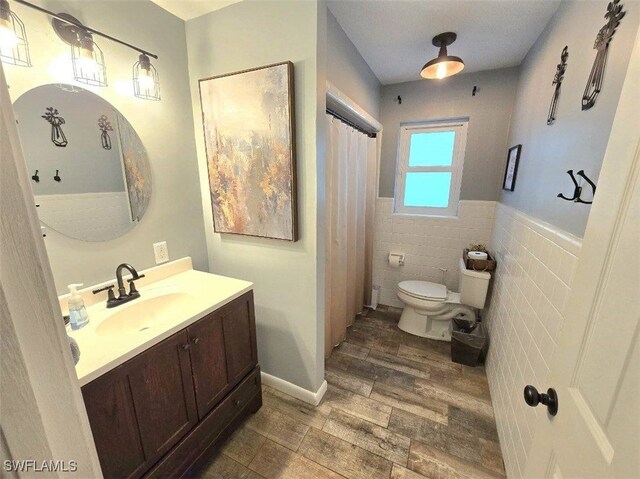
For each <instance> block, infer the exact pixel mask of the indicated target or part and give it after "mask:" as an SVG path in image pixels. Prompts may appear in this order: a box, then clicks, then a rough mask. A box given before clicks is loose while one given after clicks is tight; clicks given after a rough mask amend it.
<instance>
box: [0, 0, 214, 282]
mask: <svg viewBox="0 0 640 479" xmlns="http://www.w3.org/2000/svg"><path fill="white" fill-rule="evenodd" d="M37 3H38V4H40V5H43V6H44V5H46V8H48V9H51V10H53V11H56V12H67V13H70V14H71V15H73V16H75V17H76V18H78V19H79V20H80V21H82V22H84V23H86V24H88V25H91V26H92V27H94V28H96V29H98V30H103V31H105V32H108V33H110V34H111V35H113V36H115V37H118V38H122V39H124V40H127V41H129V42H131V43H133V44H135V45H138V46H140V47H141V48H146V49H148V50H150V51H152V52H154V53H156V54H158V55H159V57H160V58H159V60H158V61H154V64H155V66H156V67H157V69H158V72H159V74H160V82H161V89H162V101H159V102H153V101H145V100H140V99H137V98H134V97H133V87H132V84H131V67H132V65H133V63H134V62H135V61H136V59H137V53H136V52H134V51H133V50H130V49H128V48H126V47H123V46H122V45H118V44H116V43H113V42H110V41H108V40H103V39H96V41H97V42H98V43H99V45H100V47H101V48H102V50H103V51H104V56H105V61H106V62H107V76H108V80H109V86H108V87H106V88H93V89H92V91H94V92H95V93H96V94H98V95H100V96H101V97H102V98H104V99H105V100H107V101H108V102H109V103H111V104H112V105H113V106H114V107H115V108H117V109H118V110H119V111H120V112H121V113H122V114H123V115H124V116H125V117H126V118H127V119H128V120H129V122H130V123H131V125H132V126H133V127H134V128H135V130H136V131H137V133H138V135H139V136H140V138H141V140H142V143H143V144H144V146H145V148H146V150H147V153H148V155H149V161H150V163H151V169H152V175H153V196H152V198H151V202H150V204H149V208H148V210H147V212H146V214H145V216H144V218H143V220H142V221H141V222H140V224H139V225H137V226H136V227H135V228H133V229H132V230H131V231H130V232H128V233H127V234H125V235H124V236H122V237H120V238H117V239H115V240H113V241H107V242H101V243H87V242H82V241H79V240H74V239H70V238H67V237H65V236H63V235H60V234H58V233H56V232H55V231H48V235H47V238H46V240H45V243H46V246H47V252H48V255H49V259H50V261H51V267H52V270H53V274H54V277H55V281H56V289H57V291H58V292H59V293H64V292H66V291H67V288H66V285H67V284H69V283H78V282H83V283H85V284H87V285H90V284H95V283H98V282H102V281H107V280H109V279H111V278H113V277H114V276H115V268H116V266H117V265H118V264H119V263H122V262H123V261H126V262H130V263H132V264H133V265H134V266H135V267H136V268H139V269H143V268H147V267H150V266H153V265H154V264H155V261H154V257H153V247H152V244H153V243H154V242H157V241H163V240H166V241H167V244H168V248H169V254H170V256H171V258H172V259H175V258H179V257H184V256H191V257H192V258H193V262H194V266H195V267H196V268H198V269H202V270H206V269H207V258H206V244H205V236H204V227H203V224H202V202H201V199H200V191H199V188H198V186H197V185H198V181H199V180H198V171H197V161H196V150H195V140H194V131H193V121H192V109H191V101H190V98H191V97H190V92H189V78H188V67H187V48H186V40H185V24H184V22H183V21H182V20H180V19H178V18H176V17H174V16H173V15H171V14H170V13H168V12H166V11H165V10H163V9H162V8H160V7H158V6H157V5H155V4H153V3H151V2H148V1H144V2H125V1H92V2H86V1H65V2H53V1H47V2H43V1H38V2H37ZM11 8H12V9H15V12H16V13H17V14H18V15H19V16H20V18H22V20H23V21H24V23H25V24H26V25H27V28H28V35H29V43H30V48H31V59H32V63H33V67H32V68H21V67H15V66H6V68H5V72H6V76H7V80H8V83H9V85H10V90H9V91H10V94H11V98H12V101H15V100H16V99H17V98H18V97H19V96H20V95H21V94H22V93H24V92H25V91H27V90H29V89H31V88H33V87H35V86H38V85H42V84H46V83H57V82H62V83H73V80H72V69H71V62H70V60H69V46H68V45H66V44H64V43H63V42H62V41H60V40H59V39H58V37H57V36H56V34H55V33H54V32H53V30H52V29H51V23H50V19H49V18H48V17H47V16H46V15H43V14H41V13H38V12H36V11H34V10H32V9H30V8H27V7H24V6H22V5H19V4H17V3H12V4H11ZM140 19H144V21H141V20H140ZM22 140H23V141H27V140H25V139H24V138H23V139H22Z"/></svg>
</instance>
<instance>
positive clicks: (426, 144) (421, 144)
mask: <svg viewBox="0 0 640 479" xmlns="http://www.w3.org/2000/svg"><path fill="white" fill-rule="evenodd" d="M455 139H456V132H455V131H433V132H426V133H413V134H412V135H411V142H410V146H409V166H410V167H416V166H451V162H452V160H453V146H454V143H455Z"/></svg>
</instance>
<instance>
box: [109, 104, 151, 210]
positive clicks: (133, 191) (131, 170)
mask: <svg viewBox="0 0 640 479" xmlns="http://www.w3.org/2000/svg"><path fill="white" fill-rule="evenodd" d="M116 120H117V129H118V130H117V131H118V136H119V138H120V148H121V150H122V164H123V165H124V176H125V180H126V185H127V193H128V195H129V205H130V207H131V219H132V220H133V221H140V220H141V219H142V217H143V216H144V213H145V211H147V208H148V206H149V201H150V200H151V191H152V186H153V185H152V181H151V179H152V177H151V165H150V164H149V159H148V155H147V151H146V150H145V148H144V145H143V144H142V141H141V140H140V137H139V136H138V134H137V133H136V131H135V130H134V129H133V127H132V126H131V123H129V122H128V121H127V120H126V118H125V117H123V116H122V115H120V114H118V115H116Z"/></svg>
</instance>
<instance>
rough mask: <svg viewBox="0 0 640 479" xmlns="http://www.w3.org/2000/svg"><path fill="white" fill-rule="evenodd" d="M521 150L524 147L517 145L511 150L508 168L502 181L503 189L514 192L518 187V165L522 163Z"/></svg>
mask: <svg viewBox="0 0 640 479" xmlns="http://www.w3.org/2000/svg"><path fill="white" fill-rule="evenodd" d="M520 150H522V145H516V146H514V147H512V148H509V153H508V154H507V167H506V168H505V170H504V180H503V181H502V189H503V190H507V191H513V190H514V188H515V187H516V174H517V173H518V163H519V162H520Z"/></svg>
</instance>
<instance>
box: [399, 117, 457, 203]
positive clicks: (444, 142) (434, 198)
mask: <svg viewBox="0 0 640 479" xmlns="http://www.w3.org/2000/svg"><path fill="white" fill-rule="evenodd" d="M466 142H467V120H466V119H465V120H461V121H455V122H446V123H445V122H436V121H434V122H429V123H422V124H418V125H416V124H412V125H405V126H401V127H400V135H399V142H398V168H397V177H396V193H395V205H396V206H395V209H396V213H407V214H418V215H439V216H455V215H456V214H457V213H458V201H459V200H460V184H461V182H462V164H463V163H464V149H465V145H466Z"/></svg>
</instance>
